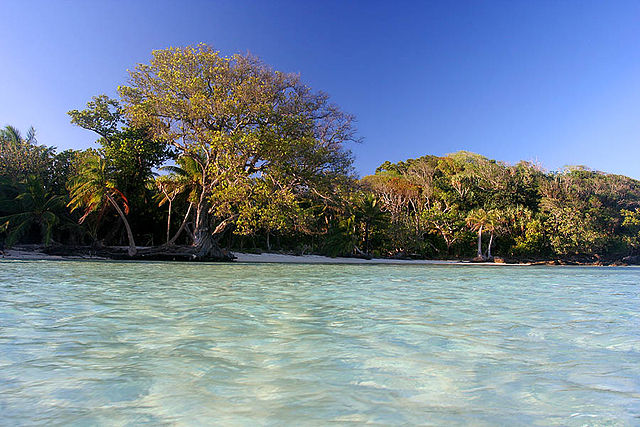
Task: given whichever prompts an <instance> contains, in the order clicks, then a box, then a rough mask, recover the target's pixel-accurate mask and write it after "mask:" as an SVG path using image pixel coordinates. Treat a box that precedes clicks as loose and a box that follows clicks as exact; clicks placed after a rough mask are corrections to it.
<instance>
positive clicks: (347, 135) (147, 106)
mask: <svg viewBox="0 0 640 427" xmlns="http://www.w3.org/2000/svg"><path fill="white" fill-rule="evenodd" d="M119 91H120V94H121V96H122V98H123V99H124V101H125V103H126V105H125V112H126V114H127V115H128V117H129V118H130V119H131V120H132V122H133V123H135V124H136V125H138V126H141V127H145V128H147V129H149V130H150V131H151V132H152V133H153V135H154V137H155V138H157V139H159V140H161V141H165V142H167V143H169V144H171V145H172V146H173V147H174V148H175V150H176V151H177V154H178V156H184V157H189V158H192V159H193V160H194V161H195V162H196V163H197V164H198V166H199V167H200V170H201V172H202V173H201V186H200V187H201V188H200V190H201V192H200V194H199V196H198V200H197V201H196V204H195V205H196V212H195V215H196V218H195V230H194V246H195V248H196V255H197V256H201V257H207V256H219V255H221V253H220V251H219V248H218V246H217V244H216V241H215V239H214V236H216V235H219V234H220V233H222V232H224V230H225V229H226V228H227V227H228V226H230V225H233V223H234V221H235V219H237V218H238V216H239V212H238V210H237V207H235V206H234V203H233V202H234V200H235V201H237V202H238V203H237V204H238V205H242V204H244V203H245V202H246V200H247V199H251V198H252V197H253V196H254V192H255V191H261V189H262V188H264V185H263V182H264V181H265V180H267V179H268V180H269V184H270V188H272V190H273V191H274V194H273V195H272V200H277V199H282V198H285V197H289V196H290V195H300V194H306V195H312V196H316V197H320V198H323V197H330V196H331V194H332V191H331V187H332V186H333V185H337V184H338V183H339V182H340V181H344V179H345V178H347V177H348V176H349V175H350V174H351V163H352V159H351V155H350V153H349V152H348V151H346V150H345V149H344V148H343V143H344V142H346V141H349V140H353V139H354V132H355V130H354V127H353V118H352V116H350V115H348V114H345V113H343V112H342V111H340V109H339V108H337V107H336V106H335V105H333V104H331V103H329V101H328V97H327V95H325V94H323V93H319V92H314V91H312V90H311V89H310V88H309V87H307V86H305V85H304V84H303V83H302V82H301V81H300V78H299V76H298V75H296V74H288V73H283V72H279V71H274V70H273V69H272V68H270V67H269V66H267V65H266V64H265V63H263V62H262V61H261V60H259V59H258V58H256V57H254V56H252V55H249V54H246V55H233V56H230V57H225V56H222V55H221V54H220V53H219V52H218V51H216V50H214V49H213V48H211V47H209V46H207V45H204V44H200V45H198V46H195V47H186V48H170V49H165V50H157V51H154V52H153V53H152V59H151V62H150V63H149V64H139V65H138V66H136V68H135V69H134V70H132V71H130V81H129V84H128V85H127V86H122V87H120V88H119ZM230 199H231V200H230Z"/></svg>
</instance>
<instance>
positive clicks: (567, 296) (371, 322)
mask: <svg viewBox="0 0 640 427" xmlns="http://www.w3.org/2000/svg"><path fill="white" fill-rule="evenodd" d="M639 297H640V269H635V268H602V267H601V268H578V267H481V266H391V265H384V266H382V265H381V266H373V265H364V266H363V265H361V266H357V265H283V264H272V265H252V264H245V265H242V264H233V265H223V264H180V263H171V264H168V263H146V264H143V263H124V262H81V261H75V262H74V261H69V262H67V261H5V262H0V414H1V417H0V423H1V424H4V425H21V424H29V425H33V424H44V425H51V424H56V423H58V424H65V425H68V424H72V425H96V424H103V425H139V424H143V423H149V424H152V425H163V424H166V425H203V424H221V425H265V424H267V425H326V424H331V423H332V424H334V425H348V424H358V423H364V422H369V423H374V424H379V425H398V424H427V425H429V424H435V425H443V424H447V425H451V424H472V425H496V424H500V425H532V424H538V425H576V426H578V425H602V424H605V425H639V424H640V328H639V327H640V304H639V303H640V298H639Z"/></svg>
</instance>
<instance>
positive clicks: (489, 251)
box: [487, 232, 493, 259]
mask: <svg viewBox="0 0 640 427" xmlns="http://www.w3.org/2000/svg"><path fill="white" fill-rule="evenodd" d="M492 243H493V232H491V237H490V238H489V247H488V248H487V258H488V259H491V258H493V257H492V256H491V244H492Z"/></svg>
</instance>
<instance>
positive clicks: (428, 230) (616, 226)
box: [0, 44, 640, 259]
mask: <svg viewBox="0 0 640 427" xmlns="http://www.w3.org/2000/svg"><path fill="white" fill-rule="evenodd" d="M129 75H130V77H129V81H128V83H127V84H126V85H124V86H120V87H119V88H118V93H119V99H112V98H109V97H107V96H105V95H99V96H96V97H94V98H93V99H92V100H90V101H89V102H88V103H87V105H86V107H85V108H84V109H82V110H72V111H69V116H70V120H71V122H72V123H73V124H75V125H77V126H80V127H82V128H84V129H87V130H88V131H92V132H94V133H95V135H96V138H97V141H96V146H95V147H94V148H90V149H87V150H67V151H62V152H58V151H57V150H56V149H55V148H54V147H51V146H46V145H40V144H39V143H38V141H37V139H36V135H35V131H34V130H33V129H30V130H28V131H27V132H26V133H25V134H24V135H23V134H22V133H21V132H20V131H19V130H18V129H16V128H14V127H12V126H6V127H5V128H4V129H3V130H1V131H0V239H1V240H3V241H4V244H5V246H12V245H15V244H18V243H42V244H44V245H46V246H49V247H60V245H64V247H67V248H68V247H72V246H73V247H85V248H86V247H88V248H95V249H99V248H106V247H114V246H123V247H126V248H127V249H126V251H127V255H128V256H129V257H137V256H140V255H141V254H145V253H146V254H147V255H148V254H149V253H151V252H152V251H155V252H154V253H156V254H158V253H163V252H164V253H168V252H171V251H173V252H174V253H177V252H180V253H181V254H182V255H187V256H188V257H190V259H225V258H228V257H229V252H230V251H232V250H279V251H288V252H294V253H318V254H326V255H331V256H361V257H371V256H385V257H386V256H389V257H393V256H396V257H415V258H442V259H444V258H473V257H475V258H477V259H491V258H493V257H494V256H496V255H497V256H501V257H507V258H516V259H525V258H527V259H545V258H551V257H580V256H582V257H585V256H586V257H591V258H596V259H597V258H602V259H614V258H616V259H617V258H621V257H624V256H629V255H637V254H638V248H639V245H640V211H639V208H640V185H639V184H640V183H639V182H638V181H636V180H634V179H631V178H628V177H624V176H620V175H612V174H606V173H602V172H598V171H592V170H589V169H587V168H585V167H571V168H566V169H565V170H562V171H559V172H547V171H545V170H543V169H542V168H540V167H538V166H537V165H535V164H532V163H528V162H520V163H518V164H516V165H509V164H506V163H502V162H498V161H495V160H491V159H487V158H486V157H483V156H481V155H478V154H474V153H469V152H458V153H453V154H449V155H446V156H431V155H427V156H423V157H420V158H417V159H409V160H406V161H403V162H398V163H391V162H384V163H383V164H382V165H380V167H379V168H378V169H377V170H376V172H375V173H374V174H373V175H370V176H365V177H364V178H361V179H358V177H357V176H356V174H355V172H354V169H353V156H352V154H351V152H350V151H349V150H348V149H347V144H348V143H350V142H357V141H358V140H359V139H358V137H357V132H356V128H355V125H354V122H355V119H354V117H353V116H351V115H350V114H347V113H345V112H343V111H342V110H341V109H340V108H339V107H338V106H336V105H334V104H332V103H331V102H330V101H329V97H328V96H327V95H326V94H324V93H322V92H317V91H313V90H312V89H310V88H309V87H308V86H306V85H305V84H304V83H303V82H302V81H301V79H300V77H299V76H298V75H296V74H289V73H282V72H279V71H275V70H273V69H272V68H271V67H269V66H268V65H267V64H265V63H263V62H262V61H261V60H260V59H258V58H256V57H254V56H252V55H248V54H247V55H233V56H230V57H225V56H223V55H221V54H220V52H218V51H216V50H214V49H213V48H211V47H209V46H207V45H203V44H201V45H198V46H192V47H186V48H170V49H164V50H158V51H154V52H153V53H152V59H151V61H150V62H149V63H148V64H139V65H138V66H136V67H135V69H133V70H131V71H130V72H129ZM176 248H180V249H179V251H178V250H177V249H176ZM150 251H151V252H150Z"/></svg>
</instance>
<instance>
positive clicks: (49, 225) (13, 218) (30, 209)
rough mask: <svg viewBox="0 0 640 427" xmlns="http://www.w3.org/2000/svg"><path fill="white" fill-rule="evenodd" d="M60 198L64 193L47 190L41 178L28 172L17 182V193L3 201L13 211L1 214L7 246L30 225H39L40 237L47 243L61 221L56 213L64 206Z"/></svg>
mask: <svg viewBox="0 0 640 427" xmlns="http://www.w3.org/2000/svg"><path fill="white" fill-rule="evenodd" d="M63 200H64V197H63V196H60V195H56V194H51V193H50V192H49V191H47V189H46V188H45V186H44V185H43V183H42V180H41V179H40V178H38V177H36V176H33V175H32V176H29V177H28V178H27V180H26V182H24V183H23V184H21V185H19V193H18V195H17V196H16V197H15V198H14V199H13V200H9V201H6V206H7V207H8V208H9V210H10V211H14V213H13V214H10V215H6V216H4V217H2V218H0V228H2V229H5V230H7V241H6V243H7V246H12V245H13V244H15V243H16V242H17V241H18V240H19V239H20V238H21V237H22V236H24V235H25V234H26V233H28V232H29V231H30V230H31V229H32V228H33V226H37V227H38V228H39V230H40V235H41V238H42V241H43V242H44V243H45V245H49V244H50V243H51V240H52V234H53V228H54V226H55V225H56V224H58V223H59V222H60V217H59V215H58V214H59V213H60V210H61V208H62V207H63V206H64V202H63Z"/></svg>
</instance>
